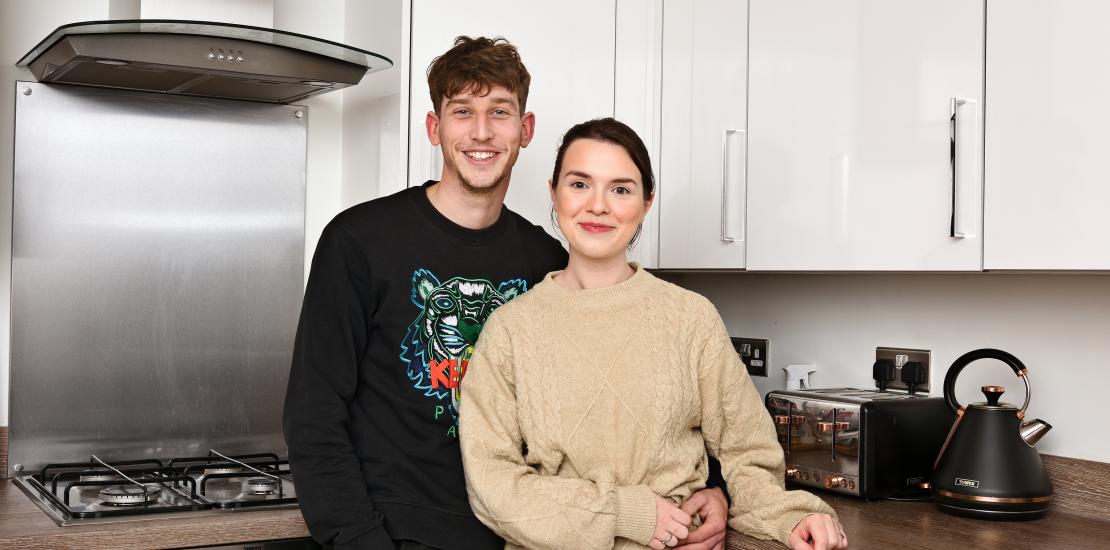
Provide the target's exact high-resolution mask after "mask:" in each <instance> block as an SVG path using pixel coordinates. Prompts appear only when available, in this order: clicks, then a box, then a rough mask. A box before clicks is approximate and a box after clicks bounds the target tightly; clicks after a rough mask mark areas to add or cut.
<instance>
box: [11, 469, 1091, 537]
mask: <svg viewBox="0 0 1110 550" xmlns="http://www.w3.org/2000/svg"><path fill="white" fill-rule="evenodd" d="M1045 458H1046V460H1045V466H1046V467H1047V468H1048V470H1049V475H1050V477H1051V478H1052V479H1053V483H1054V484H1055V486H1056V498H1055V500H1054V502H1053V507H1052V508H1051V509H1050V510H1049V513H1048V515H1047V516H1046V517H1044V518H1041V519H1038V520H1033V521H1023V522H1000V521H987V520H976V519H970V518H963V517H958V516H953V515H949V514H945V513H943V512H941V511H939V510H937V508H936V506H934V505H933V504H932V503H929V502H895V501H875V502H864V501H863V500H861V499H856V498H852V497H847V496H840V495H836V494H833V493H826V492H817V493H816V494H818V495H819V496H821V498H823V499H825V501H826V502H828V503H829V505H830V506H832V507H833V509H835V510H836V512H837V514H838V515H839V516H840V521H841V522H842V523H843V525H844V530H845V532H846V533H847V534H848V540H849V543H850V548H852V549H857V550H859V549H863V550H870V549H884V550H885V549H890V548H896V549H898V550H917V549H921V550H926V549H927V550H933V549H936V548H975V549H976V550H991V549H994V548H999V549H1002V548H1006V549H1011V548H1052V549H1057V548H1083V549H1086V548H1103V547H1106V546H1107V545H1106V541H1107V540H1110V491H1108V490H1107V489H1106V487H1107V485H1106V482H1105V481H1104V480H1107V479H1110V465H1107V464H1100V463H1091V462H1085V461H1079V460H1073V459H1061V458H1059V457H1045ZM1092 479H1094V480H1098V483H1090V481H1091V480H1092ZM305 536H308V529H307V528H306V527H305V524H304V520H303V519H302V518H301V512H300V510H298V509H284V510H270V511H238V512H230V513H226V514H217V515H211V516H202V517H191V518H166V519H158V520H151V521H139V522H126V523H101V524H96V525H81V526H71V527H58V526H57V525H56V524H55V523H54V522H53V520H51V519H50V517H49V516H47V515H46V513H45V512H43V511H42V510H40V509H39V508H38V506H35V504H34V503H33V502H31V500H30V499H29V498H27V496H26V495H24V494H23V492H22V491H20V490H19V488H18V487H16V486H15V485H14V484H13V483H12V482H11V480H4V479H0V548H21V549H29V550H38V549H46V548H50V549H55V548H82V549H95V548H129V549H130V548H137V549H142V548H175V547H183V546H207V545H217V544H236V543H245V542H255V541H264V540H278V539H288V538H298V537H305ZM727 548H728V550H748V549H755V550H762V549H768V550H772V549H773V550H782V549H783V546H781V545H779V544H778V543H777V542H773V541H761V540H757V539H753V538H751V537H748V536H745V535H742V534H740V533H736V532H730V533H729V535H728V543H727Z"/></svg>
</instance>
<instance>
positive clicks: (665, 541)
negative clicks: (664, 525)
mask: <svg viewBox="0 0 1110 550" xmlns="http://www.w3.org/2000/svg"><path fill="white" fill-rule="evenodd" d="M673 538H674V535H673V534H671V532H670V531H667V538H665V539H660V541H661V542H662V543H663V545H664V546H665V545H667V544H670V542H671V539H673Z"/></svg>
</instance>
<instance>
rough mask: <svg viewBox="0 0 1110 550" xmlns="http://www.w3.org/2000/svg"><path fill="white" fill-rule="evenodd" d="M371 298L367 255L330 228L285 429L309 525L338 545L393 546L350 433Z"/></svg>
mask: <svg viewBox="0 0 1110 550" xmlns="http://www.w3.org/2000/svg"><path fill="white" fill-rule="evenodd" d="M371 300H372V297H371V293H370V273H369V267H368V265H367V263H366V258H365V256H364V255H363V254H362V253H361V252H360V251H359V250H358V249H357V247H356V246H355V245H354V243H353V241H352V239H351V237H350V236H349V235H348V234H347V233H345V232H344V231H343V230H342V229H339V228H337V227H334V223H333V224H331V225H329V226H328V227H327V228H325V229H324V232H323V234H322V235H321V237H320V242H319V244H318V245H317V247H316V253H315V255H314V256H313V258H312V269H311V271H310V274H309V280H308V285H307V287H306V288H305V296H304V304H303V305H302V307H301V317H300V323H299V325H298V326H297V339H296V343H295V344H294V348H293V365H292V368H291V370H290V374H289V385H288V387H287V389H286V395H285V411H284V418H283V427H284V431H285V441H286V444H287V445H288V447H289V462H290V464H291V466H292V468H293V471H294V476H295V479H296V488H297V500H298V501H299V503H300V506H301V513H302V515H303V516H304V520H305V523H306V524H307V525H308V530H309V532H311V533H312V536H313V538H315V539H316V540H317V541H318V542H320V543H322V544H327V545H333V546H334V547H335V548H337V549H338V548H367V549H373V550H377V549H383V550H384V549H389V550H393V549H394V545H393V541H392V540H391V539H390V537H389V534H388V533H386V531H385V528H384V526H383V524H382V516H381V514H380V513H379V512H378V511H377V510H376V509H375V508H374V503H373V500H372V499H371V498H370V495H369V494H368V493H367V490H366V485H365V483H362V480H363V475H362V470H361V467H360V465H359V460H358V458H357V457H356V455H355V450H354V446H353V445H352V443H351V439H350V436H349V435H348V429H349V428H350V423H351V417H350V414H349V412H348V409H349V406H350V404H351V401H352V400H353V399H354V395H355V390H356V388H357V386H358V368H359V361H360V358H361V357H362V355H363V351H364V350H365V348H366V346H367V340H368V336H369V331H368V326H369V315H370V313H369V312H370V311H372V301H371Z"/></svg>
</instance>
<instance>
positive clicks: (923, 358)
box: [875, 347, 932, 393]
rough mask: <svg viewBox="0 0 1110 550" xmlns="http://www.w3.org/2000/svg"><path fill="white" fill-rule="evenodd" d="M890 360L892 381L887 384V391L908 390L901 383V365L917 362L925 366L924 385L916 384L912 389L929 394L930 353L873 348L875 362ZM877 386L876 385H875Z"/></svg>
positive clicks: (919, 350) (905, 349)
mask: <svg viewBox="0 0 1110 550" xmlns="http://www.w3.org/2000/svg"><path fill="white" fill-rule="evenodd" d="M879 359H890V360H891V361H893V362H894V380H892V381H890V382H887V384H886V389H888V390H892V389H893V390H908V389H909V388H907V387H906V384H905V383H903V382H902V365H905V364H906V363H908V362H910V361H918V362H920V363H921V364H922V365H925V383H923V384H918V385H917V386H916V387H915V388H914V389H915V390H916V391H917V392H919V393H929V365H930V364H931V363H932V361H931V359H932V352H930V351H929V350H927V349H909V348H881V347H880V348H875V360H876V361H878V360H879ZM875 385H876V386H878V383H876V384H875Z"/></svg>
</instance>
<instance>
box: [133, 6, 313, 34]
mask: <svg viewBox="0 0 1110 550" xmlns="http://www.w3.org/2000/svg"><path fill="white" fill-rule="evenodd" d="M302 3H304V4H317V3H319V4H327V0H319V1H314V2H303V1H302ZM140 15H141V17H142V18H143V19H188V20H193V21H217V22H221V23H235V24H239V25H253V26H255V27H264V28H270V27H271V26H273V25H274V0H141V7H140Z"/></svg>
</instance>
